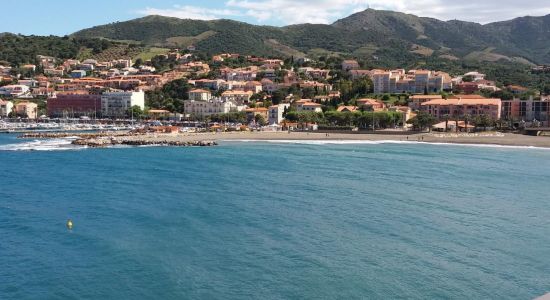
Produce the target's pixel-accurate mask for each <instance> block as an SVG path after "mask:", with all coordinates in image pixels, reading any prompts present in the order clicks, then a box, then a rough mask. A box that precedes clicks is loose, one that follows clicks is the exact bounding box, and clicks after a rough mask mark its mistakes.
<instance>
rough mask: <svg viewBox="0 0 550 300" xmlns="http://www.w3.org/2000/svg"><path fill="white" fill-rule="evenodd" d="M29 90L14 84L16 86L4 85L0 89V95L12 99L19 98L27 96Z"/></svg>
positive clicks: (26, 87)
mask: <svg viewBox="0 0 550 300" xmlns="http://www.w3.org/2000/svg"><path fill="white" fill-rule="evenodd" d="M29 91H30V88H29V87H28V86H26V85H22V84H16V85H6V86H3V87H0V95H4V96H12V97H21V96H23V95H25V94H28V93H29Z"/></svg>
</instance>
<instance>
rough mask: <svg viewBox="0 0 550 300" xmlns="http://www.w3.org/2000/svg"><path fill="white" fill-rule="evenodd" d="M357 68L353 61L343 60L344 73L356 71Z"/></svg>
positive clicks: (357, 64) (357, 65)
mask: <svg viewBox="0 0 550 300" xmlns="http://www.w3.org/2000/svg"><path fill="white" fill-rule="evenodd" d="M359 68H360V66H359V63H358V62H357V61H356V60H354V59H349V60H344V61H343V62H342V70H344V71H350V70H357V69H359Z"/></svg>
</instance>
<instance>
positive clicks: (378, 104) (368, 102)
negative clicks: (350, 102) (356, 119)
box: [357, 98, 386, 111]
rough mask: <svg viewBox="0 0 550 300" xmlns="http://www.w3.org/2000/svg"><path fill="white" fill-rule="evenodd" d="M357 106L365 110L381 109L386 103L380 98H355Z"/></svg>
mask: <svg viewBox="0 0 550 300" xmlns="http://www.w3.org/2000/svg"><path fill="white" fill-rule="evenodd" d="M357 107H358V108H359V109H360V110H365V111H383V110H384V109H385V108H386V104H384V102H382V101H380V100H376V99H368V98H365V99H358V100H357Z"/></svg>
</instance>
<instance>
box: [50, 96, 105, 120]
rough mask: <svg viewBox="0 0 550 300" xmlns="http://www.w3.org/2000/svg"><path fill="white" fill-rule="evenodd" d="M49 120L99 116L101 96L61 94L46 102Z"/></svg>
mask: <svg viewBox="0 0 550 300" xmlns="http://www.w3.org/2000/svg"><path fill="white" fill-rule="evenodd" d="M47 108H48V116H50V117H51V118H78V117H82V116H88V117H94V118H95V117H98V116H100V115H101V95H87V94H61V95H57V96H56V97H55V98H49V99H48V101H47Z"/></svg>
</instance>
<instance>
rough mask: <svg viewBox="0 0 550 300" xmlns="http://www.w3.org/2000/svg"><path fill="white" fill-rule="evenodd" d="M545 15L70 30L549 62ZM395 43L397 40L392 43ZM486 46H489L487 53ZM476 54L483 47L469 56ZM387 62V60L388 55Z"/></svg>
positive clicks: (284, 50) (170, 23)
mask: <svg viewBox="0 0 550 300" xmlns="http://www.w3.org/2000/svg"><path fill="white" fill-rule="evenodd" d="M549 28H550V16H545V17H525V18H518V19H514V20H510V21H506V22H497V23H491V24H487V25H480V24H477V23H471V22H463V21H456V20H455V21H448V22H444V21H440V20H437V19H433V18H421V17H417V16H414V15H409V14H404V13H399V12H391V11H379V10H372V9H368V10H365V11H363V12H359V13H356V14H354V15H351V16H349V17H347V18H344V19H342V20H338V21H337V22H335V23H334V24H332V25H320V24H301V25H292V26H286V27H270V26H255V25H250V24H246V23H242V22H236V21H231V20H215V21H197V20H183V19H177V18H168V17H161V16H148V17H144V18H140V19H135V20H131V21H127V22H119V23H113V24H108V25H103V26H97V27H93V28H90V29H85V30H82V31H79V32H77V33H75V34H74V35H73V36H74V37H79V38H108V39H114V40H135V41H139V42H143V43H145V44H148V45H155V46H159V47H169V46H177V45H180V46H188V45H189V44H191V43H192V44H194V45H195V46H196V47H197V49H198V50H199V51H202V52H211V53H217V52H239V53H243V54H256V55H288V54H289V53H305V54H312V53H319V52H323V51H325V52H331V53H342V54H344V55H350V56H372V55H374V56H378V57H382V58H386V57H388V52H390V53H393V54H396V53H399V57H397V58H396V59H395V61H401V60H402V59H401V58H403V59H409V60H410V59H413V60H414V59H421V58H422V57H426V56H434V57H436V58H437V59H453V60H454V59H456V58H458V59H464V58H468V59H471V58H472V57H475V58H476V60H479V61H493V62H494V61H498V60H504V61H514V62H526V63H529V62H533V63H538V64H543V63H548V64H550V33H549V32H550V31H549V30H550V29H549ZM396 47H397V48H396ZM487 49H491V51H490V52H491V53H490V55H489V54H487V53H488V52H487ZM477 54H483V55H481V56H479V57H478V56H477ZM389 62H390V63H391V62H392V60H390V61H389Z"/></svg>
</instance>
